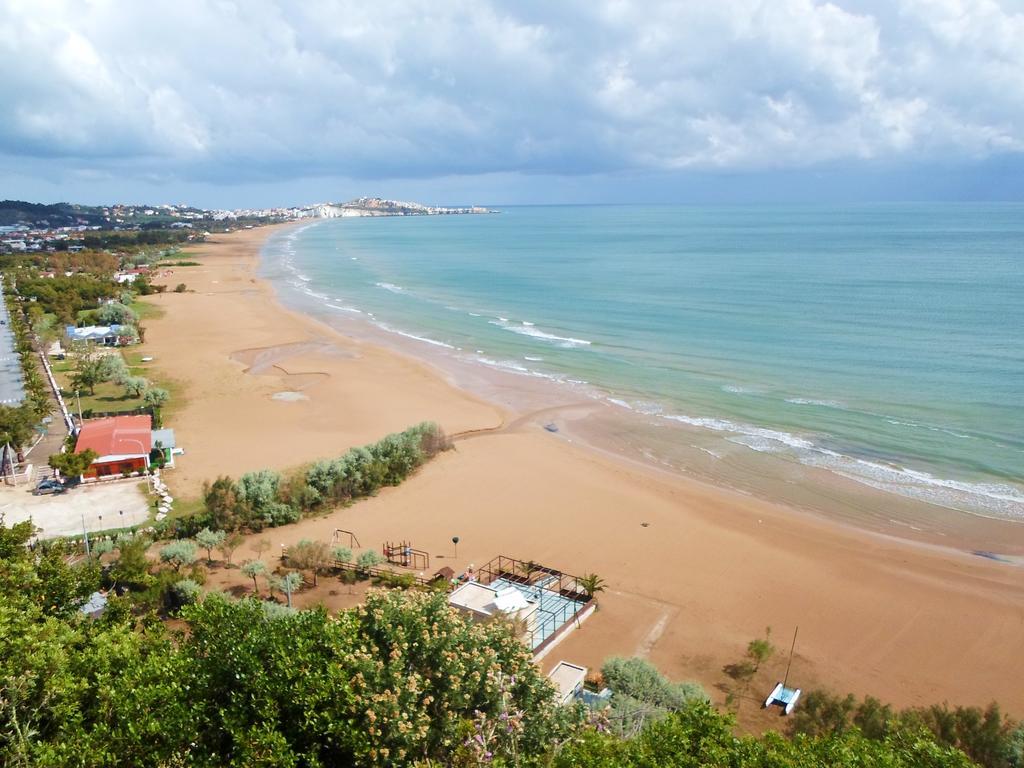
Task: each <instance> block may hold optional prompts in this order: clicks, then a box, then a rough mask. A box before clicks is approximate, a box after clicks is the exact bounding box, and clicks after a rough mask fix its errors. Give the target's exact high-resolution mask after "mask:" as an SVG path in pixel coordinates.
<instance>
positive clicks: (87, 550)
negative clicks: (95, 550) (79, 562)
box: [81, 512, 89, 557]
mask: <svg viewBox="0 0 1024 768" xmlns="http://www.w3.org/2000/svg"><path fill="white" fill-rule="evenodd" d="M81 515H82V536H83V538H84V539H85V556H86V557H89V531H88V529H87V528H86V527H85V513H84V512H82V513H81Z"/></svg>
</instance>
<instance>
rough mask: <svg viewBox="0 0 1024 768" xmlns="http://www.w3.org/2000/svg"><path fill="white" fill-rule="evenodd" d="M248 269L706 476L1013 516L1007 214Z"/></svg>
mask: <svg viewBox="0 0 1024 768" xmlns="http://www.w3.org/2000/svg"><path fill="white" fill-rule="evenodd" d="M264 263H265V266H264V271H265V273H266V274H267V275H268V276H270V277H271V278H272V279H274V280H275V281H276V282H277V284H278V286H279V288H280V290H281V291H283V292H287V293H289V294H291V295H293V296H296V297H301V298H302V300H303V301H305V302H307V303H310V302H311V303H313V304H315V305H316V306H317V308H318V311H320V312H321V313H333V314H335V315H337V317H338V318H348V319H349V320H350V321H352V322H355V321H362V322H365V323H372V324H374V325H375V326H376V327H378V328H381V329H384V330H385V331H388V332H390V333H393V334H401V335H402V336H404V337H405V339H406V341H407V342H408V343H412V344H416V345H419V346H421V347H422V349H423V351H424V352H425V353H427V352H435V353H439V354H443V355H447V356H451V357H456V358H459V359H461V360H464V361H470V362H473V363H476V364H478V365H481V366H486V367H489V368H492V369H500V370H504V371H508V372H509V373H513V374H518V375H521V376H528V377H531V378H534V379H549V380H551V381H552V382H553V383H559V384H560V385H561V386H562V387H566V386H569V387H577V388H579V389H580V391H581V392H585V393H586V394H587V395H588V396H590V397H594V398H599V399H603V400H605V401H606V402H608V403H610V404H612V405H613V406H615V407H617V408H620V409H621V410H622V411H623V412H624V413H626V412H633V413H636V414H638V415H643V416H644V417H645V418H646V419H647V420H648V421H650V420H652V419H653V420H657V421H658V422H660V423H662V424H664V425H665V426H672V425H678V426H679V427H681V428H685V429H680V430H679V432H678V438H673V439H678V440H680V441H685V440H687V439H689V438H688V437H687V436H688V435H694V434H699V435H700V441H699V442H698V443H697V444H699V447H700V448H701V450H702V451H703V452H704V453H706V454H709V455H710V456H719V455H725V454H726V453H727V452H736V451H738V450H742V451H751V452H757V453H765V454H773V455H774V456H776V457H777V458H779V459H782V460H784V461H787V462H791V463H794V464H798V465H803V466H811V467H818V468H822V469H825V470H828V471H831V472H833V473H836V474H837V475H840V476H842V477H844V478H847V479H848V480H854V481H856V482H857V483H860V484H862V485H864V486H870V487H872V488H875V489H880V490H883V491H887V492H891V493H895V494H898V495H900V496H903V497H908V498H912V499H916V500H919V501H925V502H929V503H931V504H937V505H940V506H942V507H946V508H949V509H955V510H960V511H963V512H970V513H974V514H981V515H985V516H988V517H996V518H1007V519H1019V520H1024V206H1021V205H1014V204H1006V205H1000V204H978V205H974V204H969V205H968V204H963V205H961V204H957V205H948V204H939V205H864V206H853V207H842V208H831V207H822V206H804V207H764V206H760V207H671V206H670V207H640V206H581V207H575V206H568V207H513V208H507V209H503V210H502V211H501V212H500V213H497V214H493V215H480V216H438V217H406V218H352V219H333V220H322V221H318V222H316V223H313V224H310V225H304V226H301V227H299V228H296V229H293V230H289V231H286V232H283V233H281V234H278V235H275V236H274V237H273V238H271V240H270V241H268V245H267V248H266V249H265V262H264ZM673 434H675V433H673Z"/></svg>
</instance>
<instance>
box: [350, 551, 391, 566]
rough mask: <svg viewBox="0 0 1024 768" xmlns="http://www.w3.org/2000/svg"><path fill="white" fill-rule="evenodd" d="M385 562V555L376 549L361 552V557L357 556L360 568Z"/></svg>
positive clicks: (357, 563)
mask: <svg viewBox="0 0 1024 768" xmlns="http://www.w3.org/2000/svg"><path fill="white" fill-rule="evenodd" d="M383 562H384V557H383V555H381V553H380V552H378V551H377V550H375V549H368V550H366V551H365V552H360V553H359V557H357V558H356V565H358V566H359V567H360V568H363V569H366V568H373V567H375V566H378V565H380V564H381V563H383Z"/></svg>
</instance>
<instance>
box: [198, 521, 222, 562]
mask: <svg viewBox="0 0 1024 768" xmlns="http://www.w3.org/2000/svg"><path fill="white" fill-rule="evenodd" d="M226 537H227V534H226V533H224V531H211V530H210V529H209V528H203V529H202V530H201V531H199V533H197V534H196V543H197V544H198V545H199V546H200V547H202V548H203V549H205V550H206V563H207V565H213V550H214V549H216V548H217V547H219V546H220V545H221V544H223V543H224V539H225V538H226Z"/></svg>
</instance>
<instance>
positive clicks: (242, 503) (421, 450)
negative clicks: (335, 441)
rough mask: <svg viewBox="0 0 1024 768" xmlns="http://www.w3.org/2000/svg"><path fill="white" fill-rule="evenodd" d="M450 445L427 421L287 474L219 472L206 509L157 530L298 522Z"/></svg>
mask: <svg viewBox="0 0 1024 768" xmlns="http://www.w3.org/2000/svg"><path fill="white" fill-rule="evenodd" d="M449 447H450V442H449V441H448V438H447V437H446V436H445V434H444V431H443V430H442V429H441V427H440V426H438V425H437V424H435V423H433V422H423V423H422V424H417V425H416V426H413V427H409V429H406V430H405V431H403V432H397V433H395V434H391V435H387V436H386V437H384V438H382V439H380V440H378V441H377V442H375V443H371V444H370V445H366V446H361V447H359V448H352V449H351V450H349V451H348V452H346V453H345V454H344V455H342V456H340V457H338V458H337V459H331V460H325V461H320V462H317V463H315V464H313V465H312V466H310V467H309V468H307V469H304V470H300V471H297V472H294V473H291V474H289V475H282V474H281V473H280V472H277V471H274V470H270V469H261V470H258V471H255V472H247V473H246V474H244V475H242V476H241V477H240V478H239V479H238V480H237V481H236V480H233V479H232V478H230V477H219V478H217V479H216V480H215V481H214V482H213V483H208V484H207V485H206V487H205V489H204V493H203V499H204V504H205V511H203V512H200V513H199V514H196V515H193V516H191V517H187V518H173V519H168V520H166V521H165V523H166V525H164V526H162V527H161V528H160V529H159V530H160V532H161V533H162V534H165V535H168V536H176V537H182V536H194V535H195V534H196V533H197V532H198V531H199V530H201V529H202V528H211V529H214V530H221V531H237V530H248V531H260V530H262V529H263V528H267V527H273V526H278V525H287V524H289V523H295V522H298V521H299V520H300V519H301V518H302V517H304V516H307V515H310V514H315V513H317V512H320V511H323V510H327V509H330V508H332V507H333V506H335V505H338V504H346V503H349V502H351V501H355V500H357V499H361V498H366V497H368V496H373V495H375V494H376V493H377V492H378V491H380V489H381V488H384V487H385V486H394V485H398V484H399V483H401V482H402V481H403V480H405V479H406V478H407V477H408V476H409V475H411V474H412V473H413V472H415V471H416V469H418V468H419V467H420V466H422V465H423V464H424V463H426V462H427V461H429V460H430V459H431V458H433V457H434V456H436V455H437V454H438V453H440V452H441V451H444V450H447V449H448V448H449Z"/></svg>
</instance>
